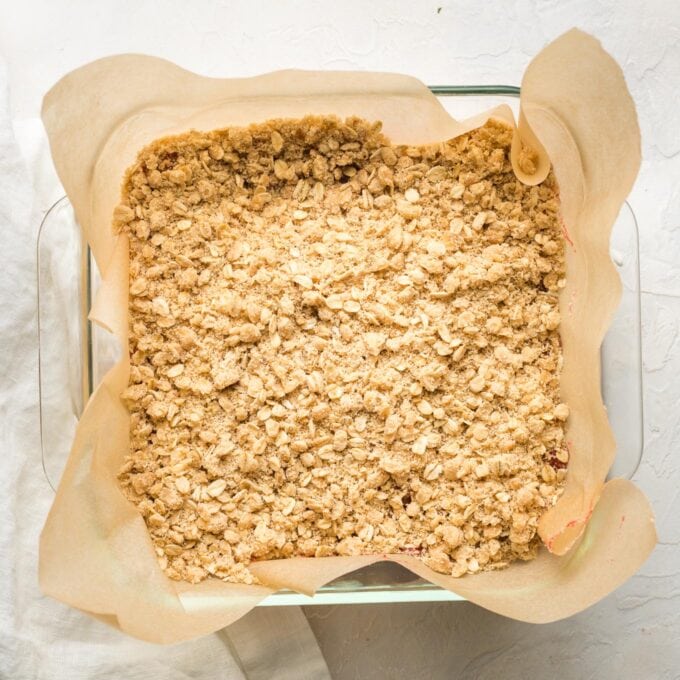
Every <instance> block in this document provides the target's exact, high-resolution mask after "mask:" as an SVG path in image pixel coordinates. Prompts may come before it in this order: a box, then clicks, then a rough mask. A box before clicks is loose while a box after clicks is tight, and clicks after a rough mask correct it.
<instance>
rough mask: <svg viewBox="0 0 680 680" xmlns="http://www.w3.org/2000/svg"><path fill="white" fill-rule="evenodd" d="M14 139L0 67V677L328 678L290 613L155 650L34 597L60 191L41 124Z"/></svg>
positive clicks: (44, 493) (43, 501) (295, 612)
mask: <svg viewBox="0 0 680 680" xmlns="http://www.w3.org/2000/svg"><path fill="white" fill-rule="evenodd" d="M16 132H17V133H18V135H19V136H20V139H21V145H19V144H18V142H17V139H16V135H15V131H13V129H12V125H11V120H10V115H9V107H8V92H7V78H6V68H5V66H4V64H3V63H2V61H0V230H1V231H0V243H2V253H3V263H2V265H0V295H1V297H2V300H1V302H2V307H1V309H2V314H0V357H2V358H1V359H0V378H1V382H0V422H1V423H2V428H1V432H2V447H1V450H2V452H3V462H2V467H1V468H0V489H1V491H0V518H2V521H0V583H2V587H1V589H0V678H3V679H4V678H7V679H11V680H43V679H44V680H59V679H61V678H64V679H65V680H66V679H68V680H81V679H82V680H85V679H87V680H92V679H97V680H100V679H101V680H109V679H111V680H114V679H115V680H122V679H123V678H124V679H125V680H135V679H136V678H139V679H140V680H141V679H144V680H148V679H149V678H154V679H155V678H158V679H159V680H175V679H177V680H180V679H183V680H184V679H187V678H192V679H196V680H213V679H214V680H218V679H219V680H232V679H235V680H242V679H244V678H246V677H247V678H251V679H253V680H255V679H257V680H264V679H265V678H268V677H274V676H272V675H270V674H269V671H268V670H267V669H269V670H271V666H270V664H271V658H270V656H269V657H268V654H269V650H270V649H273V648H274V647H275V645H274V644H273V639H276V640H278V641H279V645H281V643H282V642H285V643H287V644H286V645H285V649H286V652H287V654H288V656H287V670H286V669H284V668H281V667H280V666H279V668H278V670H277V674H276V677H277V678H281V679H282V680H283V679H285V678H290V680H293V679H295V680H297V679H298V678H300V679H302V678H308V679H309V680H323V679H324V678H327V677H328V675H327V669H326V666H325V663H324V662H323V657H322V656H321V653H320V651H319V649H318V646H317V645H316V640H315V638H314V636H313V634H312V632H311V630H310V628H309V625H308V624H307V621H306V619H305V618H304V615H303V614H302V612H301V610H300V609H299V608H297V607H294V608H281V607H277V608H276V610H271V611H270V612H268V613H267V614H266V615H263V614H262V613H261V612H259V611H255V612H253V613H252V614H250V615H248V616H247V617H245V618H244V619H242V620H241V621H240V622H238V623H237V624H235V626H236V627H235V628H234V631H233V634H231V633H230V632H229V629H225V630H224V631H222V632H220V633H217V634H215V635H209V636H206V637H204V638H201V639H198V640H193V641H190V642H185V643H182V644H177V645H172V646H168V647H161V646H156V645H152V644H148V643H144V642H140V641H138V640H134V639H132V638H129V637H127V636H125V635H123V634H122V633H120V632H118V631H116V630H114V629H111V628H109V627H108V626H106V625H105V624H103V623H100V622H99V621H96V620H94V619H92V618H90V617H88V616H86V615H84V614H82V613H80V612H78V611H76V610H74V609H71V608H69V607H67V606H65V605H63V604H61V603H59V602H56V601H54V600H52V599H50V598H48V597H45V596H43V595H42V594H41V592H40V591H39V588H38V578H37V577H38V574H37V565H38V538H39V535H40V530H41V528H42V525H43V522H44V520H45V517H46V515H47V512H48V511H49V508H50V504H51V502H52V498H53V491H52V489H51V488H50V486H49V485H48V483H47V481H46V479H45V477H44V475H43V473H42V469H41V464H40V460H41V454H40V433H39V427H38V423H39V411H38V372H37V365H38V341H37V333H38V329H37V318H36V292H37V291H36V287H37V286H36V238H37V230H38V226H39V224H40V221H41V219H42V217H43V215H44V212H45V210H46V208H48V207H49V206H50V205H51V204H52V202H53V201H54V200H55V199H56V198H58V197H59V195H60V194H61V193H62V192H61V189H60V186H59V183H58V181H57V179H56V176H55V174H54V170H53V169H52V165H51V161H50V157H49V149H48V146H47V141H46V138H45V134H44V131H43V128H42V125H41V124H40V121H39V120H37V119H35V120H30V121H28V122H24V123H22V124H21V126H20V127H17V129H16ZM279 651H280V652H281V648H279ZM232 652H233V653H232ZM236 657H238V659H239V660H237V658H236ZM310 660H312V661H313V663H311V662H310ZM241 666H242V667H243V669H242V668H241Z"/></svg>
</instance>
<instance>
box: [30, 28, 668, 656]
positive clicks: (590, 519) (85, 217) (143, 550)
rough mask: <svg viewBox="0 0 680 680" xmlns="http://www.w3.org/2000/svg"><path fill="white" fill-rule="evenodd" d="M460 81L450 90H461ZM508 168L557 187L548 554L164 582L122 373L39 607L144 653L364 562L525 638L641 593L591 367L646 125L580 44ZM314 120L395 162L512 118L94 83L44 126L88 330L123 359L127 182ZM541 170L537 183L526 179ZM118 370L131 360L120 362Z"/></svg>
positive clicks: (547, 91) (530, 110) (535, 94)
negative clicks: (183, 155)
mask: <svg viewBox="0 0 680 680" xmlns="http://www.w3.org/2000/svg"><path fill="white" fill-rule="evenodd" d="M452 79H454V80H455V76H452ZM521 111H522V114H521V116H520V124H519V127H518V129H517V131H516V136H515V140H514V142H513V152H512V158H513V162H514V166H515V170H516V172H517V174H518V177H520V179H521V180H522V181H525V182H526V183H529V184H535V183H538V182H540V181H542V180H543V179H544V178H545V175H546V174H547V172H548V170H549V167H550V164H552V167H553V168H554V171H555V173H556V176H557V180H558V182H559V186H560V194H561V201H562V216H563V220H564V229H565V239H566V241H567V286H566V288H565V289H564V290H563V294H562V296H561V300H560V305H561V309H562V314H563V322H562V326H561V333H562V341H563V347H564V370H563V375H562V392H563V399H564V401H566V402H567V403H568V404H569V406H570V409H571V416H570V418H569V422H568V432H567V439H568V443H569V448H570V451H571V462H570V466H569V472H568V477H567V484H566V488H565V492H564V494H563V496H562V497H561V499H560V501H559V502H558V503H557V505H556V506H555V507H554V508H553V509H551V510H550V511H548V512H547V513H546V514H545V515H544V516H543V518H542V520H541V523H540V527H539V533H540V535H541V537H542V539H543V541H544V542H545V544H546V546H547V547H548V548H549V550H550V551H551V552H549V551H548V550H546V549H543V550H542V551H541V554H540V555H539V557H538V559H536V560H535V561H533V562H529V563H516V564H513V565H511V566H510V567H509V568H507V569H505V570H502V571H496V572H489V573H482V574H476V575H474V576H467V577H464V578H461V579H454V578H452V577H446V576H442V575H441V574H437V573H435V572H433V571H431V570H430V569H428V568H427V567H425V566H424V565H423V564H421V563H420V562H418V561H417V560H416V559H415V558H412V557H408V556H403V555H402V556H384V555H382V556H381V555H378V556H363V557H354V558H352V557H332V558H319V559H305V558H294V559H288V560H277V561H267V562H260V563H257V564H254V565H253V566H252V570H253V572H254V573H255V574H256V575H257V576H258V577H259V579H260V580H261V581H262V582H263V583H265V584H266V586H244V585H230V584H226V583H223V582H222V581H219V580H209V581H205V582H203V583H200V584H198V585H190V584H186V583H176V582H173V581H171V580H169V579H168V578H167V577H166V576H165V575H164V574H163V572H162V571H161V569H160V567H159V566H158V564H157V562H156V558H155V555H154V551H153V548H152V545H151V541H150V539H149V536H148V534H147V532H146V528H145V526H144V522H143V520H142V518H141V516H140V515H139V514H138V513H137V511H136V509H135V508H134V507H133V506H132V504H130V503H129V502H128V501H127V500H126V499H125V498H124V496H123V494H122V492H121V491H120V490H119V488H118V484H117V481H116V472H117V469H118V468H119V466H120V465H121V463H122V461H123V459H124V456H125V454H126V452H127V450H128V446H129V435H128V424H129V417H128V414H127V411H126V409H125V407H124V406H123V404H122V402H121V400H120V399H119V398H118V395H119V394H120V392H121V390H122V389H123V388H124V387H125V385H126V384H127V378H128V371H129V364H128V361H127V359H123V360H122V361H121V362H120V363H119V364H118V365H116V366H115V367H114V368H113V369H112V370H111V371H110V372H109V373H108V374H107V375H106V376H105V378H104V380H103V381H102V383H101V385H100V386H99V387H98V388H97V390H96V392H95V394H94V395H93V396H92V397H91V399H90V401H89V403H88V405H87V407H86V409H85V412H84V414H83V416H82V418H81V419H80V423H79V425H78V429H77V433H76V438H75V441H74V444H73V448H72V451H71V454H70V457H69V459H68V463H67V466H66V470H65V472H64V475H63V477H62V480H61V483H60V485H59V489H58V491H57V496H56V498H55V501H54V505H53V506H52V509H51V511H50V514H49V517H48V519H47V522H46V524H45V527H44V529H43V532H42V536H41V541H40V584H41V587H42V589H43V591H44V592H45V593H47V594H49V595H51V596H53V597H55V598H57V599H59V600H61V601H63V602H66V603H68V604H70V605H71V606H73V607H77V608H79V609H81V610H83V611H85V612H87V613H89V614H91V615H93V616H95V617H97V618H99V619H100V620H103V621H106V622H107V623H109V624H111V625H115V626H117V627H118V628H120V629H121V630H122V631H125V632H126V633H129V634H131V635H134V636H136V637H139V638H142V639H145V640H149V641H153V642H163V643H170V642H176V641H179V640H184V639H187V638H191V637H196V636H199V635H203V634H205V633H209V632H211V631H214V630H217V629H219V628H221V627H223V626H225V625H227V624H229V623H231V622H233V621H235V620H236V619H238V618H239V617H241V616H243V615H244V614H245V613H246V612H247V611H248V610H250V609H251V608H252V607H254V606H255V605H256V604H257V603H258V602H259V601H260V600H261V599H262V598H264V597H265V596H266V595H268V594H269V593H270V592H273V591H275V590H276V589H278V588H281V587H288V588H293V589H295V590H298V591H301V592H306V593H313V592H314V591H315V590H316V589H317V588H319V587H320V586H321V585H323V584H324V583H326V582H328V581H330V580H332V579H333V578H336V577H337V576H340V575H342V574H344V573H346V572H349V571H352V570H354V569H357V568H359V567H362V566H365V565H367V564H369V563H371V562H374V561H378V560H383V559H391V560H393V561H395V562H398V563H400V564H402V565H403V566H405V567H407V568H408V569H410V570H412V571H413V572H415V573H417V574H419V575H421V576H422V577H424V578H426V579H428V580H429V581H431V582H433V583H436V584H438V585H440V586H442V587H443V588H449V589H450V590H453V591H455V592H457V593H459V594H461V595H463V596H464V597H466V598H467V599H469V600H470V601H472V602H476V603H478V604H480V605H481V606H483V607H486V608H488V609H490V610H493V611H495V612H498V613H500V614H504V615H506V616H511V617H513V618H516V619H520V620H524V621H533V622H545V621H554V620H556V619H560V618H563V617H566V616H569V615H571V614H574V613H575V612H578V611H580V610H582V609H584V608H585V607H587V606H589V605H591V604H592V603H594V602H596V601H597V600H599V599H600V598H602V597H604V596H605V595H607V594H608V593H609V592H611V591H612V590H613V589H614V588H616V587H617V586H618V585H620V584H621V583H622V582H623V581H625V580H626V579H627V578H628V577H629V576H631V575H632V574H633V573H634V572H635V571H636V570H637V569H638V567H639V566H640V565H641V564H642V562H643V561H644V560H645V559H646V557H647V556H648V555H649V553H650V552H651V550H652V548H653V546H654V543H655V541H656V534H655V530H654V521H653V516H652V512H651V509H650V507H649V505H648V503H647V501H646V499H645V498H644V497H643V495H642V494H641V493H640V492H639V491H638V490H637V489H636V488H635V486H634V485H633V484H632V483H630V482H626V481H623V480H615V481H612V482H609V483H608V484H605V483H604V482H605V477H606V474H607V471H608V469H609V468H610V466H611V463H612V460H613V456H614V451H615V443H614V439H613V436H612V433H611V430H610V428H609V424H608V422H607V418H606V412H605V409H604V407H603V404H602V398H601V395H600V364H599V348H600V344H601V341H602V338H603V336H604V333H605V331H606V328H607V326H608V324H609V321H610V319H611V316H612V314H613V311H614V310H615V308H616V305H617V303H618V298H619V289H620V284H619V280H618V276H617V274H616V271H615V269H614V267H613V265H612V263H611V261H610V259H609V255H608V241H609V234H610V230H611V227H612V224H613V222H614V220H615V218H616V216H617V214H618V211H619V209H620V207H621V204H622V203H623V201H624V199H625V197H626V196H627V194H628V192H629V191H630V188H631V186H632V183H633V181H634V178H635V176H636V174H637V170H638V166H639V163H640V140H639V131H638V126H637V120H636V115H635V109H634V106H633V102H632V100H631V98H630V96H629V94H628V91H627V89H626V86H625V82H624V80H623V76H622V73H621V71H620V69H619V67H618V66H617V65H616V64H615V63H614V61H613V60H612V59H611V58H610V57H609V56H608V55H607V54H606V53H605V52H604V51H603V50H602V48H601V47H600V45H599V43H598V42H597V41H596V40H595V39H593V38H592V37H590V36H588V35H586V34H584V33H581V32H580V31H576V30H572V31H570V32H569V33H567V34H565V35H564V36H562V37H561V38H559V39H558V40H556V41H555V42H554V43H552V44H551V45H549V46H548V47H547V48H545V49H544V50H543V51H542V52H541V53H540V54H539V55H538V56H537V57H536V58H535V59H534V60H533V61H532V62H531V64H530V65H529V67H528V68H527V70H526V73H525V75H524V79H523V81H522V98H521ZM307 114H335V115H338V116H341V117H345V116H348V115H358V116H361V117H363V118H366V119H369V120H382V121H383V130H384V132H385V133H386V134H387V136H388V137H390V138H391V139H392V141H393V142H395V143H405V144H422V143H429V142H435V141H442V140H446V139H450V138H452V137H455V136H458V135H460V134H463V133H465V132H467V131H469V130H471V129H474V128H475V127H477V126H479V125H481V124H483V123H484V122H485V121H486V120H487V119H488V118H489V117H496V118H502V119H504V120H506V121H508V122H510V123H512V124H514V121H513V118H512V113H511V111H510V109H509V108H508V107H505V106H503V107H499V108H497V109H494V110H492V111H488V112H486V113H483V114H480V115H479V116H475V117H474V118H472V119H469V120H467V121H462V122H460V121H456V120H454V119H452V118H451V117H450V116H449V114H448V113H446V111H445V110H444V109H443V108H442V106H441V105H440V104H439V102H438V101H437V99H436V98H435V97H434V96H433V95H432V94H431V93H430V91H429V90H428V89H427V87H425V85H423V84H422V83H420V82H419V81H417V80H415V79H414V78H410V77H407V76H401V75H392V74H381V73H334V72H301V71H280V72H277V73H271V74H267V75H264V76H260V77H257V78H247V79H224V80H222V79H209V78H204V77H201V76H197V75H195V74H192V73H189V72H187V71H184V70H182V69H180V68H178V67H177V66H174V65H173V64H170V63H168V62H166V61H163V60H161V59H156V58H152V57H145V56H137V55H123V56H117V57H111V58H107V59H102V60H100V61H97V62H94V63H92V64H89V65H87V66H84V67H82V68H80V69H78V70H76V71H74V72H72V73H70V74H69V75H67V76H66V77H64V78H63V79H62V80H61V81H59V83H57V85H56V86H55V87H54V88H53V89H52V90H51V91H50V92H49V93H48V94H47V95H46V97H45V100H44V105H43V121H44V124H45V127H46V129H47V132H48V135H49V139H50V145H51V149H52V155H53V158H54V163H55V166H56V169H57V172H58V173H59V177H60V178H61V181H62V182H63V184H64V187H65V188H66V191H67V193H68V196H69V199H70V201H71V203H72V204H73V206H74V208H75V212H76V216H77V219H78V221H79V223H80V225H81V226H82V228H83V230H84V233H85V235H86V238H87V240H88V242H89V244H90V246H91V248H92V251H93V253H94V256H95V258H96V261H97V265H98V266H99V268H100V271H101V273H102V279H103V280H102V285H101V288H100V290H99V292H98V294H97V298H96V300H95V303H94V305H93V308H92V311H91V318H92V319H93V320H94V321H96V322H97V323H99V324H101V325H102V326H104V327H105V328H107V329H109V330H110V331H111V332H112V333H113V334H114V335H115V337H116V338H117V339H118V341H119V342H120V343H121V346H122V347H123V348H125V347H127V295H128V243H127V238H126V237H125V236H116V235H114V234H113V233H112V230H111V214H112V211H113V208H114V206H115V205H116V204H117V203H118V202H119V199H120V187H121V182H122V178H123V176H124V173H125V170H126V169H127V168H128V167H129V166H130V165H132V164H133V163H134V162H135V159H136V155H137V153H138V151H139V150H140V149H141V148H142V147H143V146H144V145H146V144H148V143H149V142H151V141H153V140H154V139H157V138H159V137H162V136H165V135H169V134H176V133H181V132H185V131H187V130H189V129H191V128H194V129H203V130H211V129H216V128H223V127H227V126H230V125H248V124H250V123H254V122H261V121H265V120H268V119H271V118H282V117H283V118H291V117H294V118H298V117H301V116H304V115H307ZM527 149H528V150H529V151H530V152H533V153H534V157H535V159H536V161H537V162H536V170H535V172H533V173H532V174H529V175H527V174H526V172H523V171H522V169H521V168H520V167H519V164H518V157H519V154H520V152H522V151H523V150H524V151H525V150H527ZM123 354H125V352H123Z"/></svg>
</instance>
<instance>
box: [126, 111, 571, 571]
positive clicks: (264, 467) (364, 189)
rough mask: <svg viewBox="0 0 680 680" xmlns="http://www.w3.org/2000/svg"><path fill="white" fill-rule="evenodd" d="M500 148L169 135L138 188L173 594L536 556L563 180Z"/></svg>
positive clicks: (291, 127)
mask: <svg viewBox="0 0 680 680" xmlns="http://www.w3.org/2000/svg"><path fill="white" fill-rule="evenodd" d="M511 137H512V130H511V129H510V128H508V127H506V126H504V125H503V124H501V123H497V122H489V123H487V124H486V125H485V126H483V127H481V128H479V129H477V130H474V131H473V132H470V133H468V134H465V135H463V136H461V137H458V138H456V139H454V140H451V141H449V142H445V143H441V144H436V145H432V146H424V147H407V146H394V145H391V144H390V142H389V140H387V139H386V138H385V137H384V136H383V135H382V134H381V133H380V124H379V123H369V122H366V121H364V120H360V119H357V118H352V119H348V120H346V121H344V122H343V121H340V120H338V119H336V118H332V117H323V118H320V117H308V118H304V119H302V120H278V121H270V122H267V123H264V124H258V125H253V126H251V127H249V128H230V129H225V130H219V131H215V132H210V133H199V132H191V133H188V134H184V135H181V136H178V137H172V138H166V139H162V140H159V141H157V142H155V143H153V144H152V145H150V146H149V147H147V148H146V149H144V150H143V151H142V153H141V154H140V155H139V158H138V161H137V163H136V165H135V166H134V167H133V168H131V169H130V171H129V172H128V175H127V177H126V181H125V184H124V190H123V200H122V203H121V205H120V206H118V208H116V211H115V217H114V219H115V223H116V225H117V227H118V228H119V229H123V230H124V231H125V232H126V233H127V234H128V235H129V239H130V306H129V314H130V346H129V350H130V362H131V370H130V385H129V387H128V388H127V389H126V390H125V392H124V393H123V399H124V400H125V402H126V404H127V405H128V407H129V409H130V413H131V425H130V455H129V456H128V457H127V460H126V462H125V464H124V466H123V468H122V470H121V473H120V481H121V484H122V487H123V490H124V492H125V495H126V496H127V497H128V498H129V499H130V500H131V501H132V502H133V503H135V505H136V506H137V508H138V509H139V511H140V512H141V514H142V516H143V517H144V519H145V521H146V524H147V527H148V529H149V532H150V534H151V537H152V540H153V543H154V546H155V548H156V552H157V554H158V558H159V560H160V564H161V566H162V567H163V569H164V570H165V572H166V573H167V574H168V576H170V577H171V578H174V579H186V580H188V581H191V582H197V581H200V580H202V579H203V578H205V577H207V576H208V575H211V574H212V575H215V576H217V577H220V578H223V579H225V580H228V581H237V582H246V583H252V582H255V579H254V577H253V575H252V574H251V573H250V572H249V570H248V565H249V564H250V562H251V561H253V560H263V559H272V558H282V557H289V556H293V555H307V556H325V555H356V554H360V553H398V552H407V553H409V554H416V555H420V556H421V557H422V559H423V561H424V562H425V564H427V565H429V566H430V567H431V568H432V569H434V570H436V571H438V572H441V573H445V574H453V575H455V576H460V575H463V574H465V573H468V572H476V571H479V570H483V569H492V568H499V567H503V566H505V565H507V564H508V563H509V562H510V561H512V560H514V559H517V558H519V559H530V558H531V557H533V556H534V555H535V552H536V549H537V546H538V538H537V536H536V526H537V523H538V520H539V518H540V516H541V515H542V513H543V512H544V511H545V510H546V508H548V507H550V506H551V505H552V504H553V503H554V502H555V500H556V499H557V497H558V496H559V494H560V492H561V487H562V484H563V481H564V477H565V470H564V468H565V467H566V463H567V460H568V455H567V450H566V446H565V443H564V420H566V418H567V417H568V413H569V412H568V409H567V407H566V405H564V404H561V403H560V400H559V373H560V366H561V351H560V341H559V335H558V330H557V329H558V325H559V321H560V317H559V312H558V304H557V298H558V291H559V289H560V288H561V287H562V286H563V285H564V258H563V242H562V238H561V235H560V229H559V221H558V208H559V205H558V198H557V187H556V184H555V180H554V178H553V176H552V175H550V176H549V177H548V179H547V180H546V181H545V182H543V184H542V185H540V186H536V187H527V186H525V185H523V184H521V183H520V182H519V181H518V180H517V179H516V178H515V176H514V174H513V172H512V168H511V165H510V162H509V151H510V141H511Z"/></svg>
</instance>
